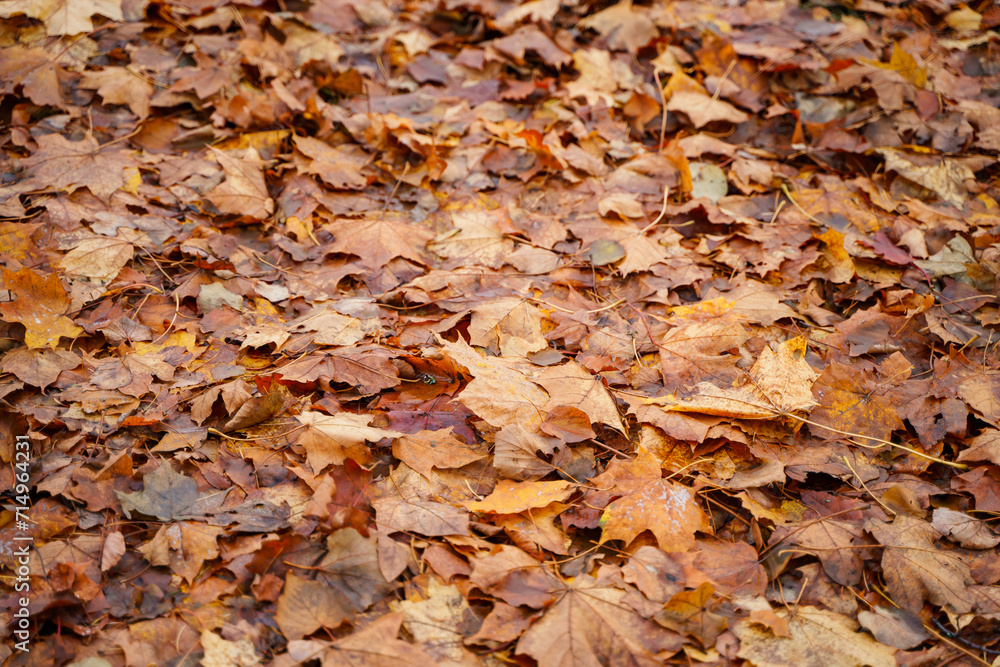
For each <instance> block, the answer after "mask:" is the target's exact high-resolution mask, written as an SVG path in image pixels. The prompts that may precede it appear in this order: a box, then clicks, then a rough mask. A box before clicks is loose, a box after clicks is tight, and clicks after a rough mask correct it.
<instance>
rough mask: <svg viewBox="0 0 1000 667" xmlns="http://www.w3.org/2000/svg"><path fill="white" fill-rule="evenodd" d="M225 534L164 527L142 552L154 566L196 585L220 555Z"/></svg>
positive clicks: (199, 527) (198, 527) (191, 525)
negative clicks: (220, 541)
mask: <svg viewBox="0 0 1000 667" xmlns="http://www.w3.org/2000/svg"><path fill="white" fill-rule="evenodd" d="M140 511H141V510H140ZM222 533H223V529H222V528H217V527H214V526H206V525H204V524H202V523H198V522H194V521H180V522H176V523H172V524H170V525H165V526H161V527H160V529H159V530H158V531H157V532H156V535H155V536H153V539H152V540H150V541H149V542H147V543H146V544H144V545H142V546H141V547H140V548H139V551H140V553H142V555H143V556H144V557H145V558H146V560H147V561H149V564H150V565H152V566H154V567H160V566H163V567H169V568H170V570H171V571H172V572H173V573H174V574H176V575H177V576H179V577H183V578H184V579H186V580H187V581H188V582H193V581H194V580H195V578H196V577H197V576H198V575H199V574H200V573H201V569H202V565H203V564H204V562H205V561H207V560H212V559H213V558H215V557H216V556H218V555H219V548H218V544H217V541H218V538H219V536H220V535H221V534H222ZM102 558H103V556H102Z"/></svg>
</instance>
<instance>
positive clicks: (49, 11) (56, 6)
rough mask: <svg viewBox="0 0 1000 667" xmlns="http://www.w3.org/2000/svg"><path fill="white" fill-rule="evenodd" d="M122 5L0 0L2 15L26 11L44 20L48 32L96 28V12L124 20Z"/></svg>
mask: <svg viewBox="0 0 1000 667" xmlns="http://www.w3.org/2000/svg"><path fill="white" fill-rule="evenodd" d="M121 5H122V3H121V0H87V2H75V1H73V0H8V1H7V2H4V3H2V4H0V17H2V18H10V17H11V16H14V15H17V14H24V15H25V16H30V17H31V18H33V19H38V20H39V21H42V22H43V23H44V24H45V32H46V34H48V35H76V34H79V33H81V32H88V33H89V32H91V31H92V30H93V29H94V23H93V21H92V20H91V17H92V16H93V15H95V14H100V15H101V16H106V17H107V18H109V19H111V20H112V21H122V20H124V16H123V15H122V7H121Z"/></svg>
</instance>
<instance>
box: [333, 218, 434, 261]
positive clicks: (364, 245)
mask: <svg viewBox="0 0 1000 667" xmlns="http://www.w3.org/2000/svg"><path fill="white" fill-rule="evenodd" d="M327 229H329V230H330V232H332V233H333V239H334V240H333V243H331V244H330V245H329V246H328V248H329V250H330V251H331V252H342V253H346V254H349V255H357V256H358V257H359V258H360V259H359V260H358V261H359V263H360V264H361V265H362V266H365V267H368V268H370V269H372V270H377V269H381V268H382V267H383V266H385V265H386V264H388V263H389V262H390V261H391V260H393V259H395V258H397V257H405V258H406V259H409V260H413V261H414V262H418V263H421V264H423V263H426V262H427V260H428V258H427V256H426V254H425V253H424V247H426V245H427V242H428V241H430V240H431V238H432V237H433V235H432V234H431V233H430V232H428V231H427V230H425V229H423V228H421V227H416V226H414V225H412V224H409V223H407V222H404V218H403V217H402V216H396V215H392V214H389V213H383V214H382V215H379V216H377V217H373V218H368V219H365V220H346V219H345V220H338V221H336V222H334V223H333V224H332V225H329V226H328V227H327Z"/></svg>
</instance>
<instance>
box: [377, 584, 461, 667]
mask: <svg viewBox="0 0 1000 667" xmlns="http://www.w3.org/2000/svg"><path fill="white" fill-rule="evenodd" d="M389 608H390V609H392V610H393V611H394V612H399V613H401V614H402V615H403V627H404V628H406V630H407V632H409V633H410V635H411V636H412V637H413V638H414V639H415V640H417V642H419V643H420V646H421V648H422V649H423V650H424V651H426V652H427V653H428V654H429V655H431V656H432V657H433V658H434V662H432V663H431V664H452V665H456V664H457V665H462V664H475V663H476V662H477V661H476V659H475V657H474V656H473V655H472V653H470V652H469V650H468V649H466V648H465V646H464V645H463V641H464V639H465V637H467V636H468V635H469V634H471V630H472V628H473V627H474V624H478V619H477V618H476V616H475V615H474V614H473V612H472V609H471V608H470V607H469V602H468V600H466V598H465V596H464V595H462V592H461V591H460V590H459V589H458V588H457V587H456V586H443V585H441V584H439V583H438V582H437V580H436V579H431V580H430V584H429V585H428V586H427V592H426V595H425V597H424V598H423V599H418V600H400V601H393V602H390V603H389Z"/></svg>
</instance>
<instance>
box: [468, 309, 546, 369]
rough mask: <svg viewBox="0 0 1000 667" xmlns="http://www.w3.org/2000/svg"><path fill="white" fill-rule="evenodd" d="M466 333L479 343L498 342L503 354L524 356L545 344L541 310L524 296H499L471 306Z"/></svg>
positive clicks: (491, 343)
mask: <svg viewBox="0 0 1000 667" xmlns="http://www.w3.org/2000/svg"><path fill="white" fill-rule="evenodd" d="M469 337H470V340H469V342H470V343H472V344H473V345H478V346H480V347H491V346H494V344H497V343H498V344H499V348H500V354H501V355H502V356H505V357H517V356H524V355H526V354H529V353H531V352H537V351H539V350H544V349H545V348H546V347H548V341H546V340H545V338H544V337H543V336H542V314H541V312H539V310H538V309H537V308H536V307H534V306H533V305H531V304H530V303H527V302H526V301H524V300H523V299H498V300H496V301H490V302H488V303H485V304H481V305H478V306H476V307H475V308H473V309H472V321H471V322H470V323H469ZM494 349H495V348H494Z"/></svg>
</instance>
